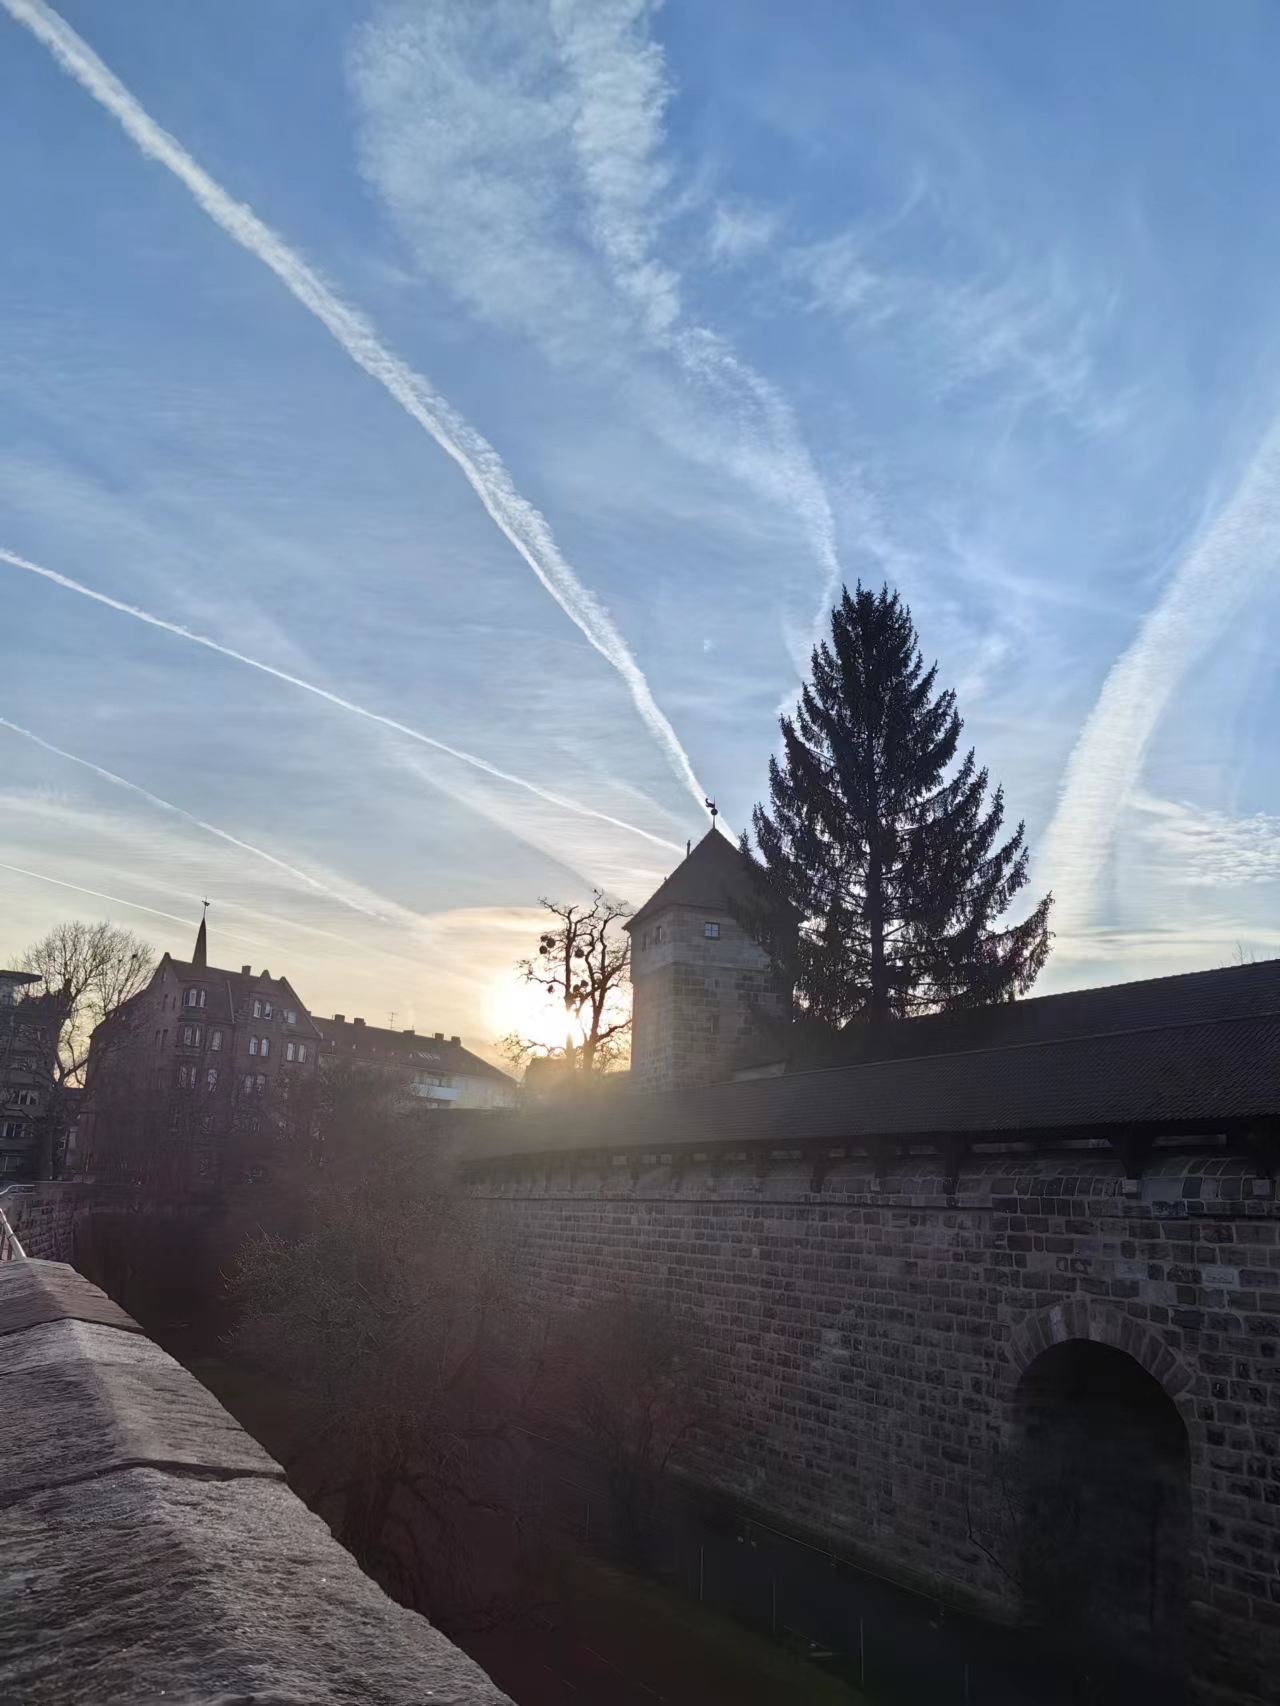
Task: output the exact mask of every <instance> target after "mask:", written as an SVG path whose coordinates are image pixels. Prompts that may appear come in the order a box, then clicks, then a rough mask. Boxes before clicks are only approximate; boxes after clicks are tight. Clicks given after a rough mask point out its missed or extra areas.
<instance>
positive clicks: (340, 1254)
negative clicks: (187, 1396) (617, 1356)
mask: <svg viewBox="0 0 1280 1706" xmlns="http://www.w3.org/2000/svg"><path fill="white" fill-rule="evenodd" d="M378 1088H379V1087H377V1086H375V1085H374V1084H373V1083H372V1082H371V1081H370V1080H369V1079H367V1078H364V1079H361V1078H359V1077H358V1076H353V1077H352V1078H351V1081H350V1082H349V1083H344V1082H341V1081H339V1082H338V1083H337V1086H336V1089H335V1090H334V1093H333V1094H332V1095H331V1097H330V1099H329V1101H328V1105H327V1107H326V1110H325V1114H324V1118H323V1120H322V1129H321V1131H320V1134H319V1142H318V1144H317V1145H316V1146H315V1147H314V1148H313V1149H312V1150H311V1152H310V1154H309V1155H305V1156H300V1157H299V1162H300V1164H299V1167H298V1169H297V1171H296V1172H295V1173H294V1175H293V1177H292V1180H291V1181H289V1183H288V1189H287V1193H286V1194H287V1196H288V1198H289V1201H288V1203H287V1205H286V1212H285V1214H284V1216H283V1217H282V1216H280V1215H279V1214H277V1215H276V1216H275V1217H274V1220H275V1227H276V1229H275V1230H259V1231H257V1232H255V1233H254V1234H253V1235H252V1236H250V1237H249V1239H248V1240H247V1241H246V1243H245V1244H244V1246H243V1247H242V1249H241V1251H240V1254H239V1257H238V1259H237V1260H236V1262H235V1264H234V1267H233V1271H232V1276H231V1280H232V1289H233V1292H234V1295H235V1297H236V1299H237V1300H238V1302H239V1304H240V1307H241V1309H242V1311H243V1315H242V1319H241V1322H240V1325H239V1326H238V1327H237V1329H236V1330H235V1332H234V1334H233V1336H232V1339H231V1341H230V1343H231V1347H232V1349H233V1350H235V1351H236V1352H237V1353H238V1354H240V1355H241V1356H243V1357H246V1358H248V1359H249V1360H251V1361H252V1362H253V1363H254V1364H256V1365H257V1366H258V1367H259V1368H262V1369H264V1370H265V1371H266V1372H268V1373H269V1374H271V1375H273V1376H274V1377H275V1378H277V1379H278V1380H280V1381H282V1382H284V1383H285V1385H286V1386H287V1387H288V1389H289V1390H290V1392H291V1393H292V1396H293V1401H294V1405H295V1408H296V1418H295V1419H296V1426H297V1437H296V1439H295V1441H294V1444H293V1449H292V1451H291V1452H290V1453H289V1454H288V1455H287V1459H286V1466H287V1468H288V1469H289V1472H290V1476H291V1478H293V1479H294V1481H295V1484H296V1485H297V1486H298V1489H299V1491H300V1492H301V1493H302V1494H303V1496H304V1497H306V1498H307V1499H308V1501H309V1502H310V1503H312V1505H313V1506H314V1507H315V1508H316V1509H318V1510H319V1511H320V1512H321V1514H323V1515H325V1516H326V1517H327V1518H328V1520H329V1521H330V1522H331V1524H332V1525H333V1527H334V1531H335V1533H336V1534H337V1535H338V1538H339V1539H340V1540H341V1541H342V1542H343V1544H344V1545H346V1546H347V1547H348V1548H349V1549H350V1551H351V1552H352V1553H353V1554H354V1555H355V1556H356V1558H357V1559H359V1561H360V1562H361V1563H362V1564H363V1565H364V1567H365V1568H367V1569H368V1570H370V1571H371V1572H372V1573H373V1574H375V1575H376V1576H377V1577H378V1578H379V1579H380V1580H382V1581H383V1582H384V1584H385V1585H386V1586H387V1587H388V1588H389V1589H390V1590H391V1591H393V1592H394V1593H396V1594H397V1596H398V1597H400V1598H401V1599H402V1600H403V1601H404V1602H405V1603H407V1604H410V1605H414V1606H416V1607H417V1608H418V1609H426V1610H428V1611H429V1613H430V1614H431V1615H432V1617H433V1618H434V1619H436V1620H444V1621H446V1622H448V1623H449V1624H450V1625H451V1626H452V1627H454V1628H458V1627H462V1626H465V1625H466V1624H468V1623H474V1622H475V1621H476V1619H477V1618H479V1619H480V1620H481V1621H489V1620H491V1619H492V1618H493V1617H494V1616H496V1615H498V1614H499V1610H500V1606H501V1603H502V1602H503V1601H504V1599H506V1598H509V1597H510V1594H509V1592H507V1591H506V1590H495V1589H494V1587H493V1585H492V1582H491V1581H488V1580H487V1578H486V1580H485V1581H482V1580H481V1577H482V1576H483V1575H484V1572H485V1571H486V1570H487V1568H488V1565H487V1563H484V1562H481V1561H480V1560H478V1558H477V1556H476V1552H475V1548H474V1546H473V1545H472V1543H471V1542H470V1540H469V1535H470V1534H471V1532H472V1531H473V1530H474V1526H475V1525H474V1517H475V1513H476V1511H477V1510H480V1511H483V1512H488V1513H489V1514H490V1515H493V1516H496V1517H497V1518H498V1519H499V1520H502V1521H507V1522H510V1520H511V1519H512V1518H513V1517H514V1515H515V1514H516V1513H514V1512H513V1511H512V1510H511V1509H510V1508H508V1507H507V1506H506V1503H505V1492H504V1488H505V1485H506V1483H505V1482H504V1480H503V1476H502V1473H501V1463H502V1461H503V1458H504V1453H505V1452H506V1450H507V1442H508V1440H509V1436H510V1434H511V1430H512V1429H513V1427H514V1426H515V1424H516V1422H517V1420H518V1418H519V1416H520V1415H521V1413H522V1410H523V1407H524V1404H525V1402H526V1396H527V1391H528V1389H529V1387H530V1385H531V1383H532V1381H533V1379H534V1378H535V1376H536V1372H537V1366H538V1360H539V1356H540V1342H541V1341H540V1335H539V1332H538V1330H537V1326H536V1323H535V1321H534V1319H533V1317H532V1315H531V1314H530V1312H529V1310H528V1308H527V1306H526V1304H525V1303H524V1302H523V1301H522V1299H521V1297H520V1295H519V1293H518V1289H517V1287H516V1286H515V1284H514V1282H513V1280H512V1278H511V1276H510V1273H509V1271H508V1263H507V1258H506V1256H505V1254H504V1252H503V1251H502V1250H500V1249H499V1248H498V1247H497V1246H496V1245H495V1244H494V1242H493V1241H492V1240H491V1239H490V1238H488V1237H487V1236H486V1234H485V1230H484V1227H483V1225H482V1224H481V1221H480V1219H479V1218H478V1214H477V1212H476V1211H475V1210H473V1208H472V1206H471V1205H469V1204H468V1203H467V1202H466V1201H464V1200H462V1199H460V1198H459V1197H457V1196H456V1195H454V1194H453V1193H451V1192H450V1190H449V1189H448V1184H447V1180H446V1178H445V1176H444V1169H443V1168H442V1165H441V1162H440V1160H439V1158H438V1155H433V1154H432V1152H431V1150H430V1149H428V1148H427V1147H426V1146H425V1145H424V1135H423V1131H422V1126H421V1121H420V1119H418V1118H415V1116H414V1114H413V1112H412V1111H406V1110H404V1108H403V1107H402V1106H400V1105H398V1104H397V1103H396V1102H395V1100H394V1098H393V1097H392V1096H390V1095H388V1094H386V1092H385V1087H382V1088H383V1094H382V1095H381V1096H379V1095H378ZM433 1126H434V1120H433ZM435 1141H436V1140H435V1138H434V1133H433V1140H432V1142H433V1145H434V1142H435ZM264 1218H267V1217H265V1216H264ZM285 1221H292V1227H291V1229H290V1230H288V1231H286V1232H284V1233H281V1231H280V1230H278V1228H279V1227H280V1225H282V1224H283V1223H284V1222H285Z"/></svg>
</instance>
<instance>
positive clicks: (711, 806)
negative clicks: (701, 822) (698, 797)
mask: <svg viewBox="0 0 1280 1706" xmlns="http://www.w3.org/2000/svg"><path fill="white" fill-rule="evenodd" d="M702 803H703V804H704V805H705V806H706V808H707V810H708V811H709V812H710V813H711V821H712V823H713V824H714V823H715V821H716V819H717V818H718V817H719V816H720V808H719V806H718V805H717V804H716V803H715V801H714V800H704V801H703V802H702Z"/></svg>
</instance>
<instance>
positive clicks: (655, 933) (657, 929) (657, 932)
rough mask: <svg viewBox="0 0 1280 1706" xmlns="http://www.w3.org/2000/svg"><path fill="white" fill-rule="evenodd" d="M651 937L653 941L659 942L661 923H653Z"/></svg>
mask: <svg viewBox="0 0 1280 1706" xmlns="http://www.w3.org/2000/svg"><path fill="white" fill-rule="evenodd" d="M653 939H654V941H655V942H660V941H661V940H662V926H661V924H655V925H654V927H653Z"/></svg>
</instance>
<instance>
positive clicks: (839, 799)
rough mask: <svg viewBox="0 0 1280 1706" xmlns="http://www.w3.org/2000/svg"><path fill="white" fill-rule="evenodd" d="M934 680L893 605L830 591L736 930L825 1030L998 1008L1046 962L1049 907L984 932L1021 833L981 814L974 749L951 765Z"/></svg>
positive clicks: (1020, 859) (950, 716) (947, 714)
mask: <svg viewBox="0 0 1280 1706" xmlns="http://www.w3.org/2000/svg"><path fill="white" fill-rule="evenodd" d="M936 676H937V665H936V664H935V665H934V667H933V668H932V669H928V670H926V669H925V668H924V665H923V662H922V660H921V656H920V649H919V645H918V642H917V638H916V631H915V625H914V623H913V622H912V619H911V612H910V611H909V610H908V609H907V607H906V605H904V604H903V603H902V602H901V600H900V599H899V598H898V596H897V594H896V593H890V592H889V590H888V588H887V587H886V588H883V589H882V590H881V592H880V593H879V594H875V593H872V592H870V591H867V590H866V589H864V588H863V587H862V586H859V587H858V588H857V589H856V591H855V592H854V594H853V596H852V597H850V595H849V592H848V589H847V588H846V589H844V590H843V591H842V594H841V599H840V602H839V604H838V605H837V606H836V608H835V609H834V610H833V611H832V614H831V637H830V640H829V641H825V640H824V641H823V642H822V643H821V644H820V645H818V646H817V647H816V649H815V651H814V653H813V663H812V680H811V681H810V682H808V683H807V684H806V685H805V687H804V689H803V691H802V693H801V695H800V700H799V704H798V706H797V709H796V713H795V716H794V717H783V718H782V736H783V755H782V759H781V761H779V759H778V758H773V759H771V760H770V764H769V791H770V796H771V806H770V808H768V809H766V808H765V807H764V806H757V807H756V808H755V811H754V813H753V815H752V826H753V829H754V832H755V840H756V844H757V848H758V862H757V865H756V869H757V874H758V875H757V880H758V885H759V889H760V903H759V905H758V906H757V907H755V908H753V909H752V911H751V914H750V917H749V918H747V919H745V920H744V922H746V923H747V925H748V928H749V929H751V931H752V934H753V935H755V936H756V939H757V940H758V941H760V942H761V943H762V944H763V945H764V946H765V947H766V948H767V949H768V951H769V953H770V956H771V958H772V959H773V962H774V973H775V976H776V977H777V978H778V980H779V982H780V983H781V984H782V985H783V986H784V987H790V988H792V989H793V990H794V994H795V1003H796V1011H797V1015H798V1016H805V1017H807V1018H809V1019H811V1020H814V1021H817V1022H818V1023H820V1024H822V1025H823V1026H826V1027H830V1028H832V1029H836V1028H839V1027H841V1026H843V1025H845V1024H847V1023H848V1022H849V1021H850V1020H865V1021H869V1022H871V1023H878V1022H880V1021H882V1020H885V1019H890V1018H902V1017H908V1016H910V1015H911V1014H916V1013H925V1012H938V1011H953V1010H955V1009H959V1008H966V1007H977V1006H982V1005H985V1004H987V1003H990V1002H995V1001H1005V1000H1011V999H1012V998H1013V996H1014V995H1015V994H1019V995H1020V994H1024V993H1025V992H1026V991H1027V990H1028V989H1029V988H1030V987H1031V985H1032V984H1033V983H1034V981H1035V979H1036V976H1037V974H1038V973H1039V971H1040V968H1041V967H1042V966H1043V965H1044V962H1045V959H1046V957H1047V955H1048V952H1049V941H1050V931H1049V928H1048V917H1049V908H1050V905H1051V904H1052V896H1051V895H1046V896H1045V897H1044V899H1043V900H1041V901H1040V902H1039V904H1038V905H1037V906H1036V907H1035V908H1034V909H1033V910H1032V911H1031V913H1030V914H1029V916H1027V917H1026V918H1025V919H1024V920H1023V921H1022V922H1021V923H1018V924H1010V925H1004V926H1001V924H1000V923H999V920H1000V919H1001V917H1002V915H1003V914H1004V913H1005V912H1006V911H1007V909H1008V907H1009V905H1010V903H1011V902H1012V900H1013V898H1014V896H1015V895H1017V894H1018V892H1019V891H1020V890H1021V889H1022V888H1023V887H1024V886H1025V885H1026V881H1027V863H1028V858H1029V855H1028V851H1027V848H1026V846H1025V843H1024V833H1023V825H1022V824H1019V825H1018V827H1017V829H1016V831H1015V832H1014V833H1013V835H1011V836H1009V837H1008V838H1007V839H1006V840H1004V841H1001V840H1000V830H1001V826H1002V824H1003V821H1004V797H1003V791H1002V790H1001V789H1000V788H997V789H996V790H995V793H994V794H993V795H992V796H991V797H990V799H989V800H988V795H987V772H986V771H985V770H979V769H978V768H977V767H976V765H975V762H974V756H973V752H972V750H970V751H969V752H968V753H967V754H966V755H965V757H964V758H963V759H961V760H960V762H959V763H958V764H956V763H955V762H954V760H955V757H956V752H957V749H958V746H959V741H960V732H961V729H962V728H963V726H964V725H963V723H962V722H961V719H960V717H959V715H958V713H957V711H956V699H955V694H954V693H952V692H950V691H947V692H935V680H936ZM743 850H744V852H746V851H748V844H747V840H746V837H744V838H743ZM783 919H785V920H787V922H786V923H785V924H780V923H779V922H778V921H779V920H783Z"/></svg>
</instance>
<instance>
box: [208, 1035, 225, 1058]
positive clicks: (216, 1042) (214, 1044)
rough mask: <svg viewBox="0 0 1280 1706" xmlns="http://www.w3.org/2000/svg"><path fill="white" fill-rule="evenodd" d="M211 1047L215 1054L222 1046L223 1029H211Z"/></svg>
mask: <svg viewBox="0 0 1280 1706" xmlns="http://www.w3.org/2000/svg"><path fill="white" fill-rule="evenodd" d="M209 1047H210V1048H211V1049H212V1050H213V1051H214V1053H215V1054H216V1053H217V1052H218V1050H219V1049H220V1048H221V1047H222V1032H221V1031H210V1032H209Z"/></svg>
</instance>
